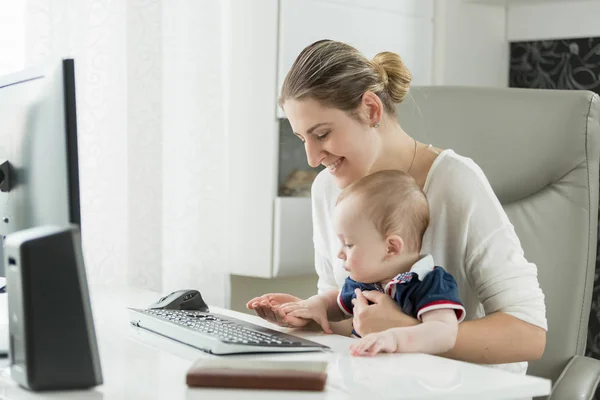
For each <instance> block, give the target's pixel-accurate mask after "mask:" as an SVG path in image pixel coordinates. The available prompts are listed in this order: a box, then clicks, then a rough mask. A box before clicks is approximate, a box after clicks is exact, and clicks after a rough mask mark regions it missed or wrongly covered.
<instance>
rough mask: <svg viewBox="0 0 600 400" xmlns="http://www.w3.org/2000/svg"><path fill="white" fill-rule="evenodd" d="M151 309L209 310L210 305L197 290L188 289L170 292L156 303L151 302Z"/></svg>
mask: <svg viewBox="0 0 600 400" xmlns="http://www.w3.org/2000/svg"><path fill="white" fill-rule="evenodd" d="M148 308H150V309H155V310H156V309H163V310H194V311H202V312H208V306H207V305H206V303H205V302H204V300H203V299H202V295H201V294H200V292H199V291H197V290H192V289H186V290H177V291H175V292H173V293H169V294H168V295H166V296H164V297H163V298H161V299H160V300H158V301H157V302H156V303H153V304H151V305H150V306H149V307H148Z"/></svg>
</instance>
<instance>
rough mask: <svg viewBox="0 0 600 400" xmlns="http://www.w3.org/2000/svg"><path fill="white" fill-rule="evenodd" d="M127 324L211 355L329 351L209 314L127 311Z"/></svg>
mask: <svg viewBox="0 0 600 400" xmlns="http://www.w3.org/2000/svg"><path fill="white" fill-rule="evenodd" d="M130 311H131V317H132V319H131V323H132V324H133V325H135V326H138V327H140V328H144V329H147V330H149V331H152V332H154V333H157V334H160V335H163V336H166V337H168V338H170V339H173V340H176V341H178V342H181V343H184V344H187V345H190V346H193V347H196V348H198V349H200V350H203V351H206V352H208V353H211V354H238V353H283V352H304V351H320V350H326V349H329V347H327V346H325V345H322V344H320V343H316V342H313V341H310V340H306V339H303V338H300V337H297V336H293V335H288V334H286V333H282V332H278V331H276V330H273V329H269V328H265V327H262V326H260V325H255V324H252V323H249V322H246V321H242V320H240V319H236V318H233V317H229V316H225V315H221V314H215V313H211V312H201V311H186V310H155V309H135V308H130Z"/></svg>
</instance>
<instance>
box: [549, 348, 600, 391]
mask: <svg viewBox="0 0 600 400" xmlns="http://www.w3.org/2000/svg"><path fill="white" fill-rule="evenodd" d="M599 381H600V361H599V360H596V359H593V358H591V357H584V356H573V358H571V361H569V363H568V364H567V366H566V367H565V369H564V370H563V372H562V373H561V374H560V376H559V377H558V379H557V380H556V383H555V384H554V387H553V388H552V394H551V395H550V399H553V400H559V399H574V400H575V399H581V400H589V399H591V398H592V397H594V393H595V392H596V387H597V386H598V382H599Z"/></svg>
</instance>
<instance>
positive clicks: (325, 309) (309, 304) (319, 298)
mask: <svg viewBox="0 0 600 400" xmlns="http://www.w3.org/2000/svg"><path fill="white" fill-rule="evenodd" d="M337 296H338V291H337V290H330V291H328V292H325V293H323V294H318V295H315V296H312V297H310V298H308V299H306V300H302V301H298V302H294V303H286V304H283V305H282V306H281V311H283V312H284V313H285V314H286V315H290V316H292V317H297V318H304V319H312V320H314V321H315V322H317V323H318V324H319V325H321V327H323V330H324V331H325V332H328V333H331V329H330V328H329V323H328V321H340V320H342V319H343V317H344V314H343V313H342V311H341V310H340V308H339V306H338V304H337Z"/></svg>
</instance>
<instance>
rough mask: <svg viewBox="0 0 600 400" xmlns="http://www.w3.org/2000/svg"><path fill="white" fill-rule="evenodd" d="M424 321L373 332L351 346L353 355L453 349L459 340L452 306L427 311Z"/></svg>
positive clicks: (436, 352) (439, 351)
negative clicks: (413, 324) (457, 339)
mask: <svg viewBox="0 0 600 400" xmlns="http://www.w3.org/2000/svg"><path fill="white" fill-rule="evenodd" d="M421 317H422V320H423V323H421V324H419V325H415V326H410V327H403V328H391V329H388V330H385V331H383V332H378V333H372V334H369V335H367V336H365V337H364V338H362V339H361V340H360V341H359V342H358V343H356V344H353V345H352V346H350V350H351V353H352V354H353V355H355V356H356V355H358V356H361V355H375V354H377V353H380V352H387V353H428V354H439V353H443V352H446V351H449V350H451V349H452V348H453V347H454V344H455V343H456V335H457V333H458V320H457V318H456V312H455V311H454V310H452V309H442V310H432V311H429V312H426V313H424V314H423V315H422V316H421Z"/></svg>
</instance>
